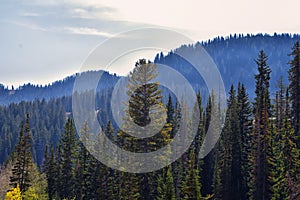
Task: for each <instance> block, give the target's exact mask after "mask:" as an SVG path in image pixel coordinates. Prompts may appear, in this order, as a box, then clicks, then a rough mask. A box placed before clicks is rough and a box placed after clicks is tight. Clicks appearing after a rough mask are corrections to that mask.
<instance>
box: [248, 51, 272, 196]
mask: <svg viewBox="0 0 300 200" xmlns="http://www.w3.org/2000/svg"><path fill="white" fill-rule="evenodd" d="M256 64H257V66H258V74H256V75H255V80H256V89H255V94H256V97H255V102H254V120H255V122H254V137H253V139H254V141H253V142H252V143H251V145H252V148H253V151H252V152H251V155H250V161H252V162H253V163H252V164H253V171H251V173H252V177H251V180H250V181H251V182H250V184H251V189H250V192H251V196H250V198H251V199H269V198H270V183H269V181H268V176H269V164H268V159H269V156H268V153H269V152H268V150H269V145H270V143H269V142H270V134H271V132H270V123H269V118H270V115H271V102H270V92H269V87H270V83H269V81H270V73H271V69H270V67H269V66H268V65H267V56H266V54H265V53H264V51H263V50H262V51H260V53H259V55H258V59H257V60H256Z"/></svg>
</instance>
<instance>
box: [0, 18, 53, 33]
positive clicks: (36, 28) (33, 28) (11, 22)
mask: <svg viewBox="0 0 300 200" xmlns="http://www.w3.org/2000/svg"><path fill="white" fill-rule="evenodd" d="M1 22H4V23H10V24H14V25H17V26H21V27H25V28H27V29H31V30H35V31H49V29H47V28H44V27H41V26H38V25H36V24H33V23H26V22H20V21H15V20H2V21H1Z"/></svg>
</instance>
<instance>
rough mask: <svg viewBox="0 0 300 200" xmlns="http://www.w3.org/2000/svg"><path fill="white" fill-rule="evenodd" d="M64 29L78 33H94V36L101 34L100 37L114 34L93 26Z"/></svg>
mask: <svg viewBox="0 0 300 200" xmlns="http://www.w3.org/2000/svg"><path fill="white" fill-rule="evenodd" d="M64 29H65V30H66V31H67V32H69V33H72V34H79V35H96V36H102V37H112V36H114V34H111V33H108V32H104V31H100V30H98V29H95V28H88V27H65V28H64Z"/></svg>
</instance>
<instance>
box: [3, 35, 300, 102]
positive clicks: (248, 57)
mask: <svg viewBox="0 0 300 200" xmlns="http://www.w3.org/2000/svg"><path fill="white" fill-rule="evenodd" d="M299 40H300V35H298V34H295V35H291V34H274V35H272V36H271V35H267V34H257V35H250V34H248V35H237V34H234V35H231V36H229V37H226V38H224V37H217V38H215V39H213V40H208V41H206V42H197V43H196V44H193V45H182V46H181V47H179V48H177V49H175V50H173V51H171V52H169V53H168V54H167V55H163V54H162V53H158V54H157V56H156V57H155V59H154V62H155V63H161V64H166V65H168V66H171V67H173V68H174V69H176V70H177V71H179V72H180V73H182V74H183V75H184V76H185V77H186V78H187V79H188V80H189V81H190V82H191V83H192V84H194V85H196V86H195V88H196V89H199V87H202V86H201V84H203V81H202V80H200V79H201V78H200V79H199V77H196V76H195V75H194V73H193V71H192V70H189V69H190V68H189V67H188V65H189V64H188V63H187V62H186V61H184V60H182V59H180V58H178V56H176V52H180V51H185V52H186V51H187V52H188V53H191V54H193V52H194V51H198V50H199V49H200V48H201V47H204V48H205V49H206V51H207V52H208V53H209V54H210V56H211V57H212V58H213V60H214V61H215V63H216V64H217V66H218V68H219V71H220V73H221V75H222V77H223V80H224V84H225V87H226V90H229V87H230V85H231V84H234V85H237V83H238V82H242V83H244V84H245V85H246V88H247V90H248V91H249V94H250V97H252V96H253V94H254V86H255V84H254V83H255V82H254V74H255V73H256V64H255V59H256V58H257V55H258V52H259V51H260V50H262V49H263V50H264V51H265V52H266V54H267V55H268V57H269V60H268V64H269V65H270V67H271V69H272V73H271V93H272V92H274V91H275V90H276V83H277V81H278V79H279V77H280V76H283V78H284V81H285V82H286V83H287V77H288V73H287V71H288V69H289V65H288V62H289V60H290V57H289V56H288V55H289V54H290V52H291V48H292V46H293V44H294V43H295V42H296V41H299ZM85 73H92V72H85ZM77 76H80V74H75V75H72V76H69V77H67V78H65V79H63V80H60V81H56V82H54V83H52V84H51V85H50V84H49V85H47V86H44V87H41V86H34V85H32V84H26V85H23V86H21V87H19V88H18V89H16V90H8V89H7V88H5V87H4V86H3V85H1V84H0V105H7V104H9V103H17V102H20V101H33V100H35V99H46V100H49V99H54V98H59V97H63V96H71V95H72V90H73V85H74V81H75V79H76V77H77ZM119 78H120V77H118V76H117V75H115V74H113V75H112V74H109V73H108V72H105V73H104V80H105V81H102V82H101V85H99V86H98V89H99V90H100V89H105V88H107V87H108V88H111V87H113V85H114V84H115V83H116V82H117V80H118V79H119Z"/></svg>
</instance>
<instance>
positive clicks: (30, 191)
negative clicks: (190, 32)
mask: <svg viewBox="0 0 300 200" xmlns="http://www.w3.org/2000/svg"><path fill="white" fill-rule="evenodd" d="M297 38H298V36H293V37H292V36H289V35H280V36H278V35H275V36H272V37H271V36H263V35H257V36H245V37H242V36H241V37H238V36H232V37H231V38H228V39H222V38H218V39H215V40H214V41H209V42H207V43H203V44H201V45H203V46H205V48H206V49H207V51H209V53H210V54H211V55H212V56H213V57H214V58H216V62H217V64H218V65H219V68H220V71H221V74H222V75H223V79H224V81H225V85H226V88H227V93H228V98H227V107H228V109H227V111H226V112H225V111H224V110H221V109H220V105H218V103H217V102H218V101H217V99H218V94H216V93H214V91H211V93H210V95H208V94H203V93H201V92H199V91H201V87H203V86H202V85H201V84H202V80H201V79H199V78H198V77H197V79H196V78H193V75H194V73H193V71H188V70H189V69H190V68H189V67H188V63H186V61H184V60H181V59H180V58H178V57H177V56H176V55H175V54H174V52H175V53H176V51H191V52H192V51H197V50H198V49H197V45H200V43H197V44H195V45H191V46H182V47H180V48H179V49H177V50H174V52H173V53H172V52H171V53H169V54H168V55H161V54H159V55H158V56H157V57H156V59H155V63H162V64H169V65H171V66H173V67H174V68H176V69H178V70H179V71H180V72H181V73H182V74H184V75H185V76H186V77H187V78H188V79H189V80H190V81H191V82H192V83H194V84H195V86H194V88H195V89H198V90H197V91H196V93H197V98H196V99H197V101H196V102H195V105H194V107H193V108H192V109H191V110H189V109H188V107H187V106H186V105H185V102H183V101H182V100H181V99H180V97H177V98H174V95H173V94H168V93H167V91H162V90H161V88H160V87H159V83H151V80H153V79H154V77H156V76H157V73H158V72H157V70H156V65H155V63H151V62H147V61H146V60H145V59H141V60H139V61H138V62H137V63H136V65H135V68H134V70H133V71H132V72H131V73H130V74H129V76H128V78H129V80H130V81H129V83H128V85H127V90H128V91H127V94H128V95H129V96H130V102H129V103H128V108H127V109H128V110H126V111H124V112H125V113H126V114H127V115H126V116H125V117H128V116H130V118H131V119H132V121H133V122H134V123H135V124H138V125H139V126H142V127H145V126H147V125H148V124H149V123H150V122H151V118H150V114H149V113H150V110H151V109H150V108H152V107H155V106H156V107H155V108H156V109H157V110H159V109H158V108H163V109H165V111H166V119H164V118H162V117H160V118H158V119H155V120H154V122H153V123H155V125H156V124H158V123H159V122H163V127H162V128H161V129H160V130H159V131H158V132H157V134H155V135H154V136H151V137H149V138H146V139H143V140H141V139H140V138H136V137H133V136H132V135H130V134H128V133H127V132H126V131H124V129H125V130H134V129H133V127H132V124H131V123H129V122H128V121H127V123H124V124H123V127H117V126H116V124H115V123H114V119H113V118H112V116H111V108H110V103H109V102H110V100H111V99H110V97H111V93H112V87H110V86H111V85H110V84H108V85H107V86H105V88H102V89H99V90H98V93H97V96H96V102H97V103H96V107H95V111H96V114H97V117H98V121H99V123H100V124H101V126H102V131H100V132H95V133H94V132H91V131H90V128H89V126H91V124H89V123H87V122H86V123H85V124H82V125H81V130H76V129H75V122H74V119H73V114H74V113H72V111H73V109H72V103H71V97H69V96H67V97H61V98H55V99H50V100H47V101H46V100H34V101H30V102H25V101H23V102H20V103H13V104H9V105H7V106H1V107H0V116H1V117H0V120H1V121H0V128H1V129H0V131H1V132H0V161H1V164H2V165H3V167H1V168H0V198H6V199H13V196H19V197H20V198H21V199H22V198H23V199H25V200H26V199H112V200H114V199H128V200H143V199H146V200H153V199H158V200H165V199H172V200H173V199H191V200H194V199H195V200H197V199H222V200H223V199H225V200H244V199H253V200H256V199H273V200H282V199H294V200H297V199H299V198H300V181H299V180H300V168H299V166H300V159H299V158H300V111H299V109H300V44H299V42H296V39H297ZM298 39H299V38H298ZM276 45H278V46H276ZM187 69H188V70H187ZM281 75H282V78H281ZM108 76H109V77H111V76H110V75H108ZM113 77H115V79H110V78H109V80H112V82H111V83H113V81H116V80H117V78H118V77H117V76H113ZM136 86H139V87H136ZM70 87H71V86H70ZM249 93H252V94H251V95H249ZM78 95H82V96H83V97H84V98H91V97H92V96H89V91H86V92H84V93H82V94H78ZM166 99H167V100H166ZM83 103H85V102H83ZM215 108H218V109H215ZM195 110H199V113H198V114H197V115H198V116H195V118H194V119H197V122H195V121H193V120H192V121H189V120H187V118H186V115H188V113H193V114H194V115H195V113H197V112H195ZM152 111H153V110H152ZM213 116H214V117H213ZM213 120H215V121H213ZM222 120H224V125H223V126H218V124H219V123H217V121H222ZM194 123H197V126H196V127H197V129H196V130H195V131H196V136H195V138H194V140H193V142H192V144H191V145H190V146H189V148H188V149H187V150H186V151H185V153H184V154H183V155H182V156H181V157H180V158H178V159H177V160H176V161H175V162H173V163H171V164H169V165H168V166H166V167H164V168H162V169H160V170H157V171H153V172H148V173H128V172H124V171H128V169H126V167H125V168H122V169H119V170H118V169H112V168H109V167H108V166H106V165H104V164H103V163H101V162H100V161H98V160H97V159H96V157H95V156H94V155H95V153H96V154H97V153H99V149H101V148H99V147H100V146H103V145H106V144H108V143H109V142H108V141H107V140H99V138H101V136H103V135H106V136H107V137H106V138H108V139H109V140H111V142H113V144H117V145H119V146H120V147H122V148H123V149H126V150H127V151H131V152H135V153H149V152H154V151H157V150H158V149H160V148H162V147H163V146H166V145H167V144H169V143H171V142H172V141H173V140H174V137H175V135H176V134H177V133H178V132H177V131H178V129H179V127H180V126H184V129H183V132H180V136H181V137H182V138H183V139H185V137H187V135H188V132H189V131H190V130H192V128H191V127H192V125H193V124H194ZM210 124H214V125H215V126H212V129H213V132H217V131H218V130H222V131H221V136H220V138H219V140H218V142H217V144H216V145H215V147H214V148H213V150H212V151H211V152H210V153H209V154H208V155H207V156H206V157H204V158H203V159H201V158H200V157H199V152H200V151H201V146H202V145H208V144H209V142H207V141H205V140H204V138H205V136H206V134H207V131H208V128H209V125H210ZM76 133H77V134H76ZM79 133H80V135H81V136H82V135H83V136H84V137H83V139H82V137H81V139H79V137H78V134H79ZM86 141H88V142H90V143H91V146H92V151H88V148H86V146H85V145H84V144H85V143H84V142H86ZM203 143H204V144H203ZM108 148H109V150H111V153H112V154H113V155H116V156H115V159H113V160H109V161H110V162H119V161H120V160H121V157H122V154H118V153H117V152H113V148H112V149H110V147H109V146H108ZM177 148H181V147H180V146H179V147H177ZM176 150H178V149H169V153H170V154H164V155H162V156H158V157H156V159H157V160H159V161H161V162H164V161H165V160H167V159H168V156H170V155H171V153H172V151H176ZM141 166H142V165H141Z"/></svg>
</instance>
